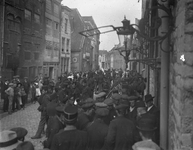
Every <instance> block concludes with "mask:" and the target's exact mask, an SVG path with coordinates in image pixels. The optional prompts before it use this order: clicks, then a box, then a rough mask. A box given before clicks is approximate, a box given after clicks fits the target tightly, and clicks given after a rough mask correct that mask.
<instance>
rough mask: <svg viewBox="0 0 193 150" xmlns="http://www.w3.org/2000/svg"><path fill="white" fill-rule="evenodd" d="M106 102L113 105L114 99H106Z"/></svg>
mask: <svg viewBox="0 0 193 150" xmlns="http://www.w3.org/2000/svg"><path fill="white" fill-rule="evenodd" d="M104 103H105V104H107V105H108V106H110V105H113V100H112V99H111V98H107V99H105V100H104Z"/></svg>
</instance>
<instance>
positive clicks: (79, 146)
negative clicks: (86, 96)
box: [51, 106, 88, 150]
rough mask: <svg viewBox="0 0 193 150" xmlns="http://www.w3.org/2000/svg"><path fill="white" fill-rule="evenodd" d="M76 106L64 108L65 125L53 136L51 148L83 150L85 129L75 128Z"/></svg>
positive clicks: (85, 137)
mask: <svg viewBox="0 0 193 150" xmlns="http://www.w3.org/2000/svg"><path fill="white" fill-rule="evenodd" d="M77 116H78V108H77V107H76V106H67V107H65V108H64V121H65V124H66V127H65V128H64V130H62V131H60V132H59V133H58V134H56V135H55V136H54V138H53V141H52V144H51V150H64V149H67V150H85V149H86V148H87V142H88V137H87V133H86V132H85V131H80V130H77V129H76V126H75V124H76V122H77Z"/></svg>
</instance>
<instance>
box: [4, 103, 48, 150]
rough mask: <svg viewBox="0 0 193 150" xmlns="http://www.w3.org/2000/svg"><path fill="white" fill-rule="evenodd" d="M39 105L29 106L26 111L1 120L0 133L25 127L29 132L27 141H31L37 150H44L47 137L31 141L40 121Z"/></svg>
mask: <svg viewBox="0 0 193 150" xmlns="http://www.w3.org/2000/svg"><path fill="white" fill-rule="evenodd" d="M38 105H39V104H38V103H36V104H32V105H29V106H27V107H26V108H25V109H24V110H20V111H17V112H15V113H13V114H11V115H8V116H6V117H4V118H2V119H1V120H0V131H2V130H6V129H11V128H14V127H24V128H26V129H27V130H28V134H27V135H26V137H25V140H26V141H31V142H32V143H33V145H34V146H35V150H39V149H42V148H43V146H42V141H44V139H45V137H42V138H41V139H38V140H32V139H31V137H32V136H33V135H35V132H36V130H37V126H38V123H39V120H40V113H39V112H38V111H37V108H38Z"/></svg>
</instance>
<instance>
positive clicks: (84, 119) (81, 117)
mask: <svg viewBox="0 0 193 150" xmlns="http://www.w3.org/2000/svg"><path fill="white" fill-rule="evenodd" d="M93 107H94V100H93V99H92V98H87V99H86V100H85V101H84V102H83V104H82V106H81V108H82V111H81V112H80V113H79V114H78V120H77V124H76V125H77V128H78V129H79V130H86V128H87V127H88V125H89V124H90V122H92V121H93V115H94V108H93Z"/></svg>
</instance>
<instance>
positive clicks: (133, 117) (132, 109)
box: [126, 96, 139, 122]
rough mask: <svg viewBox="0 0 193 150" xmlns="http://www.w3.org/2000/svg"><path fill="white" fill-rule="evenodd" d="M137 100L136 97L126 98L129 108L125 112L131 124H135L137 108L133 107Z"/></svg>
mask: <svg viewBox="0 0 193 150" xmlns="http://www.w3.org/2000/svg"><path fill="white" fill-rule="evenodd" d="M138 99H139V98H138V97H137V96H129V97H128V101H129V103H130V107H129V109H128V111H127V115H126V116H127V118H128V119H130V120H132V121H133V122H135V120H136V118H137V108H136V106H135V103H136V101H137V100H138Z"/></svg>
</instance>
